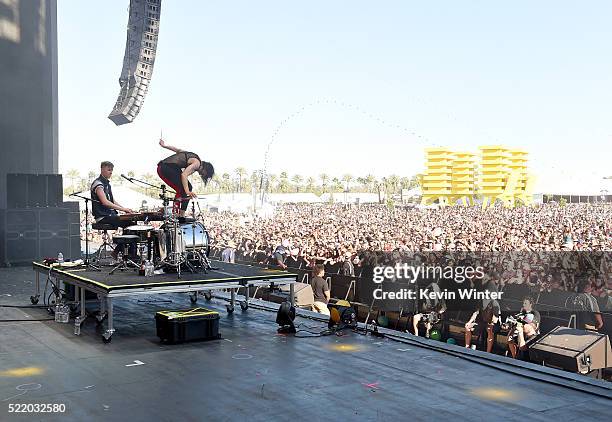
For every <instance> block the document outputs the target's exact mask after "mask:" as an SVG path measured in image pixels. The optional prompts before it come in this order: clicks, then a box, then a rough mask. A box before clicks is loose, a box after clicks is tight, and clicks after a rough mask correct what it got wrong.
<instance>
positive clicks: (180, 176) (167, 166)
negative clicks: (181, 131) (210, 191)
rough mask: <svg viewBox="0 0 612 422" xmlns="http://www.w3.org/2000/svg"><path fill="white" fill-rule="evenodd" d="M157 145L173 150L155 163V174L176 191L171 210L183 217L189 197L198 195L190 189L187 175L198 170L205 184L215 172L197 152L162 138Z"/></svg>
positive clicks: (191, 187)
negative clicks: (178, 146)
mask: <svg viewBox="0 0 612 422" xmlns="http://www.w3.org/2000/svg"><path fill="white" fill-rule="evenodd" d="M159 145H161V147H162V148H166V149H169V150H170V151H174V154H172V155H171V156H169V157H167V158H165V159H163V160H161V161H160V162H159V163H158V164H157V174H158V175H159V177H160V178H161V179H162V180H163V181H164V182H166V184H167V185H168V186H170V187H171V188H172V189H173V190H174V191H175V192H176V196H175V198H174V207H173V210H174V212H178V213H179V216H181V217H183V216H185V211H186V210H187V205H188V204H189V199H190V198H197V197H198V195H196V193H195V192H193V191H192V189H193V186H192V185H191V183H190V182H189V180H188V177H189V176H191V175H192V174H193V173H194V172H198V174H199V175H200V177H202V180H203V181H204V185H206V184H208V182H209V181H210V179H212V177H213V175H214V174H215V168H214V167H213V165H212V164H211V163H209V162H207V161H203V160H202V159H200V157H199V156H198V155H197V154H195V153H193V152H189V151H183V150H181V149H179V148H176V147H173V146H171V145H168V144H166V143H165V142H164V140H163V139H160V140H159Z"/></svg>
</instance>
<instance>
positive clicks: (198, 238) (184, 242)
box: [157, 221, 210, 259]
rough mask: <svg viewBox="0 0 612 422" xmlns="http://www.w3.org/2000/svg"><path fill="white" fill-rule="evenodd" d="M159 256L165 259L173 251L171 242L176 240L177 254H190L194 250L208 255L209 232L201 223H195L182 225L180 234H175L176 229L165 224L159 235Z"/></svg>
mask: <svg viewBox="0 0 612 422" xmlns="http://www.w3.org/2000/svg"><path fill="white" fill-rule="evenodd" d="M157 238H158V256H160V257H161V259H165V257H166V256H167V254H168V253H170V251H171V250H172V247H171V242H172V240H174V242H175V244H176V246H177V249H178V250H177V251H176V252H190V251H192V250H194V249H197V250H199V251H200V252H203V253H205V254H206V256H208V255H209V253H210V238H209V236H208V230H206V227H204V225H203V224H202V223H200V222H199V221H196V222H195V223H182V224H180V225H179V230H178V233H174V227H172V226H171V225H169V224H164V225H163V226H162V227H161V230H159V232H158V235H157Z"/></svg>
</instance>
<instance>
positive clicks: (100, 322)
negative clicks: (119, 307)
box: [96, 314, 106, 326]
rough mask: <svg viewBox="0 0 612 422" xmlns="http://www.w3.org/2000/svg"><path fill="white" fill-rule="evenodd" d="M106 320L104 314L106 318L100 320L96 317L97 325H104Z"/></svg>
mask: <svg viewBox="0 0 612 422" xmlns="http://www.w3.org/2000/svg"><path fill="white" fill-rule="evenodd" d="M105 319H106V314H104V316H103V317H102V318H100V317H99V316H96V325H98V326H99V325H102V323H103V322H104V320H105Z"/></svg>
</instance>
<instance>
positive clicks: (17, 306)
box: [0, 305, 47, 309]
mask: <svg viewBox="0 0 612 422" xmlns="http://www.w3.org/2000/svg"><path fill="white" fill-rule="evenodd" d="M0 308H34V309H44V308H47V306H46V305H0Z"/></svg>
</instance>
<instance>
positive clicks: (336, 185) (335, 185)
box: [332, 177, 342, 192]
mask: <svg viewBox="0 0 612 422" xmlns="http://www.w3.org/2000/svg"><path fill="white" fill-rule="evenodd" d="M332 191H333V192H342V183H341V182H340V179H338V178H337V177H334V178H333V179H332Z"/></svg>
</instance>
